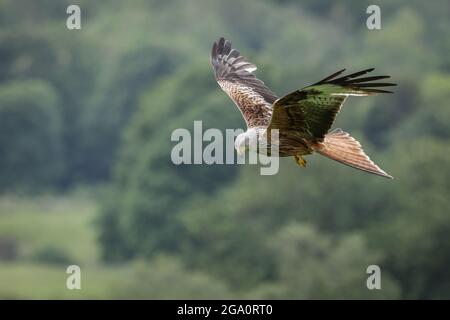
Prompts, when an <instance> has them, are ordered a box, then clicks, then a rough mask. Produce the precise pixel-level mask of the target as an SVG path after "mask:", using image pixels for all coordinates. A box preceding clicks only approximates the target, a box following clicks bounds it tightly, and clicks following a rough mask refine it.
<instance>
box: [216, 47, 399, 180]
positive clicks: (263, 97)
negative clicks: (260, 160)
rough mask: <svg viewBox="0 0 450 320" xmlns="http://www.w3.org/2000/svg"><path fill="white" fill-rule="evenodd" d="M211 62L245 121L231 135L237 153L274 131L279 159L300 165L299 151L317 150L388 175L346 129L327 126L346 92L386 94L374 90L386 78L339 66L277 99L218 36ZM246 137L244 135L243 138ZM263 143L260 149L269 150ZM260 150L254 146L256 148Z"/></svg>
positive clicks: (357, 94)
mask: <svg viewBox="0 0 450 320" xmlns="http://www.w3.org/2000/svg"><path fill="white" fill-rule="evenodd" d="M211 64H212V66H213V69H214V74H215V78H216V80H217V82H218V84H219V86H220V87H221V88H222V89H223V90H224V91H225V92H226V93H227V94H228V96H229V97H230V98H231V99H232V100H233V101H234V103H235V104H236V106H237V107H238V108H239V110H240V111H241V113H242V115H243V117H244V119H245V122H246V124H247V132H245V133H243V134H242V137H239V136H238V137H237V138H236V144H235V146H236V149H237V150H238V152H239V153H242V152H245V150H248V149H249V148H250V145H251V144H249V142H248V141H249V139H251V137H257V139H260V138H262V137H267V136H269V137H270V132H271V130H273V129H278V130H279V131H278V132H279V139H278V141H277V148H278V151H279V156H280V157H288V156H293V157H294V158H295V160H296V162H297V163H298V164H299V165H301V166H305V165H306V161H305V160H304V159H303V156H304V155H308V154H312V153H314V152H316V153H319V154H321V155H323V156H325V157H328V158H330V159H333V160H335V161H338V162H340V163H343V164H345V165H348V166H351V167H353V168H356V169H359V170H362V171H365V172H368V173H372V174H376V175H379V176H382V177H386V178H391V179H392V176H391V175H389V174H387V173H386V172H385V171H383V170H382V169H380V167H378V166H377V165H376V164H375V163H374V162H373V161H372V160H370V158H369V157H368V156H367V155H366V154H365V153H364V151H363V149H362V147H361V144H360V143H359V142H358V141H357V140H356V139H355V138H353V137H352V136H351V135H350V134H348V133H347V132H345V131H343V130H341V129H336V130H334V131H331V132H330V129H331V126H332V125H333V122H334V120H335V118H336V115H337V113H338V112H339V111H340V109H341V107H342V105H343V104H344V102H345V100H346V98H347V97H348V96H369V95H375V94H378V93H392V92H390V91H387V90H383V89H380V88H383V87H389V86H395V85H396V84H394V83H387V82H377V81H378V80H383V79H387V78H389V76H369V77H368V76H365V77H363V76H364V75H365V74H367V73H369V72H372V71H373V70H374V68H370V69H366V70H362V71H359V72H355V73H352V74H349V75H342V74H343V73H344V71H345V69H342V70H339V71H338V72H335V73H333V74H332V75H330V76H328V77H326V78H325V79H323V80H320V81H318V82H316V83H314V84H312V85H310V86H307V87H305V88H303V89H299V90H296V91H294V92H291V93H289V94H288V95H286V96H284V97H282V98H278V97H277V96H276V95H275V93H273V92H272V91H271V90H270V89H269V88H268V87H267V86H266V85H265V84H264V82H262V81H261V80H259V79H258V78H256V76H255V75H254V73H253V72H254V71H255V70H256V65H254V64H253V63H251V62H249V61H248V60H247V59H246V58H245V57H243V56H242V55H241V54H240V53H239V51H237V50H236V49H233V48H232V47H231V43H230V42H229V41H227V40H225V39H224V38H220V39H219V41H217V42H214V44H213V47H212V52H211ZM244 138H249V139H244ZM269 148H270V145H267V144H266V150H265V153H266V154H269V151H268V150H269ZM259 151H260V149H258V152H259Z"/></svg>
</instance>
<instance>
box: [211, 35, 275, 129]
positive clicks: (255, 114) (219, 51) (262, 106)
mask: <svg viewBox="0 0 450 320" xmlns="http://www.w3.org/2000/svg"><path fill="white" fill-rule="evenodd" d="M211 64H212V66H213V69H214V75H215V77H216V80H217V82H218V84H219V85H220V87H221V88H222V89H223V90H224V91H225V92H226V93H227V94H228V95H229V96H230V98H231V99H232V100H233V101H234V103H235V104H236V105H237V107H238V108H239V110H240V111H241V113H242V115H243V116H244V119H245V121H246V123H247V126H248V127H258V126H265V127H266V126H267V125H268V124H269V122H270V118H271V116H272V104H273V103H274V102H275V100H276V99H277V96H276V95H275V94H274V93H273V92H272V91H271V90H270V89H269V88H268V87H267V86H266V85H265V84H264V82H262V81H261V80H259V79H258V78H256V76H255V75H254V74H253V71H255V70H256V65H254V64H253V63H251V62H249V61H248V60H247V59H246V58H245V57H243V56H241V55H240V53H239V51H237V50H236V49H232V47H231V43H230V42H229V41H227V40H225V39H224V38H220V40H219V41H218V42H214V45H213V47H212V51H211Z"/></svg>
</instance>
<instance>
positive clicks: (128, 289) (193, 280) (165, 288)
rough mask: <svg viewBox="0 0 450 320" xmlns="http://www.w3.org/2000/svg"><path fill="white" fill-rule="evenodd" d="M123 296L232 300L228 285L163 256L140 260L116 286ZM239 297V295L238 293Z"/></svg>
mask: <svg viewBox="0 0 450 320" xmlns="http://www.w3.org/2000/svg"><path fill="white" fill-rule="evenodd" d="M114 289H115V290H114V292H115V293H114V296H115V297H116V298H121V299H191V298H192V297H195V298H196V299H211V297H215V298H217V299H229V298H230V297H231V295H230V291H229V290H228V288H227V286H226V284H224V283H222V282H221V281H220V280H218V279H214V278H212V277H210V276H208V275H206V274H203V273H200V272H196V271H190V270H188V269H186V268H185V267H184V266H183V264H182V262H180V261H179V259H176V258H174V257H169V256H159V257H157V258H155V259H154V260H153V261H152V262H151V263H146V262H143V261H138V262H136V263H135V265H134V268H133V270H132V272H131V274H130V276H129V277H127V278H126V280H125V281H123V282H120V283H118V285H117V287H115V288H114ZM234 297H235V296H234Z"/></svg>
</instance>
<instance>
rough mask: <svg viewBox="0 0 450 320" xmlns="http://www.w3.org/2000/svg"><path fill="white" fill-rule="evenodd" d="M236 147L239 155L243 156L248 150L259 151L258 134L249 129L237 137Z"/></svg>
mask: <svg viewBox="0 0 450 320" xmlns="http://www.w3.org/2000/svg"><path fill="white" fill-rule="evenodd" d="M234 148H235V149H236V152H237V154H238V156H240V157H243V156H244V155H245V153H246V152H247V151H254V152H257V150H258V135H257V132H256V131H254V130H251V129H249V130H247V131H246V132H244V133H241V134H240V135H238V136H237V137H236V140H235V141H234Z"/></svg>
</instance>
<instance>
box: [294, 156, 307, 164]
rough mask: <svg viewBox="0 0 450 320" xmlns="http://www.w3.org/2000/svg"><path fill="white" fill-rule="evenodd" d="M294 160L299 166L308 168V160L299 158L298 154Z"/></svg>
mask: <svg viewBox="0 0 450 320" xmlns="http://www.w3.org/2000/svg"><path fill="white" fill-rule="evenodd" d="M294 159H295V162H297V164H298V165H299V166H302V167H306V160H305V159H303V157H302V156H299V155H297V154H296V155H294Z"/></svg>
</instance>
